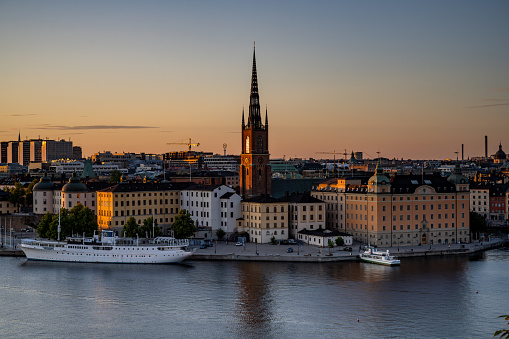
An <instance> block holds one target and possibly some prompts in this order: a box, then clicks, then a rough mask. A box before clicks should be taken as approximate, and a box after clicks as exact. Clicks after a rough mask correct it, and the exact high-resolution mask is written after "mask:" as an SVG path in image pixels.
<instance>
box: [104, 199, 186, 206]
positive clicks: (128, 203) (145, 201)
mask: <svg viewBox="0 0 509 339" xmlns="http://www.w3.org/2000/svg"><path fill="white" fill-rule="evenodd" d="M142 201H143V206H146V205H147V201H148V205H152V200H151V199H149V200H138V206H141V205H142ZM104 202H105V203H107V205H108V206H109V203H110V202H109V201H104ZM131 203H132V206H136V201H132V202H130V201H129V200H127V201H126V202H125V205H126V206H129V205H130V204H131ZM164 203H165V204H166V205H168V199H164ZM175 203H176V204H178V199H175ZM162 204H163V199H159V205H162ZM170 204H173V199H170ZM99 205H100V206H104V205H103V201H102V200H101V201H100V202H99ZM154 205H157V199H154ZM120 206H121V207H123V206H124V201H123V200H122V201H120ZM115 207H118V201H115Z"/></svg>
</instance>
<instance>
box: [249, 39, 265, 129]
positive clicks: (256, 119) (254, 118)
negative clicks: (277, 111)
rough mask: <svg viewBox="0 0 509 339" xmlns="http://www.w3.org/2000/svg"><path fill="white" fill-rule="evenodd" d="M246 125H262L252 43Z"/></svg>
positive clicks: (258, 126) (259, 126)
mask: <svg viewBox="0 0 509 339" xmlns="http://www.w3.org/2000/svg"><path fill="white" fill-rule="evenodd" d="M247 126H248V127H249V126H253V127H254V128H261V127H262V119H261V116H260V95H259V94H258V76H257V73H256V54H255V46H254V43H253V70H252V73H251V95H250V98H249V116H248V121H247Z"/></svg>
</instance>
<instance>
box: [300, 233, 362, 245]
mask: <svg viewBox="0 0 509 339" xmlns="http://www.w3.org/2000/svg"><path fill="white" fill-rule="evenodd" d="M338 237H341V238H343V241H344V246H352V244H353V237H352V235H351V234H347V233H343V232H340V231H338V230H333V231H331V230H324V229H318V230H302V231H300V232H299V233H298V240H300V241H302V242H304V243H306V244H308V245H315V246H320V247H328V246H329V240H330V241H332V242H333V243H334V246H336V239H337V238H338Z"/></svg>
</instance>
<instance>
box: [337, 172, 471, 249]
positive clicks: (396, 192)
mask: <svg viewBox="0 0 509 339" xmlns="http://www.w3.org/2000/svg"><path fill="white" fill-rule="evenodd" d="M469 200H470V191H469V182H468V179H467V178H466V177H465V176H463V175H461V172H460V168H459V164H458V165H457V166H456V168H455V172H454V174H453V175H451V176H450V177H449V178H447V179H446V178H443V177H442V176H440V175H421V176H418V175H398V174H394V175H393V176H392V177H391V179H389V178H388V177H387V176H385V175H384V173H383V172H382V171H381V168H380V166H377V169H376V172H375V175H373V176H372V177H371V178H370V179H369V181H368V183H367V185H350V186H348V187H347V190H346V210H345V212H346V214H345V215H346V220H345V221H346V232H347V233H350V234H353V236H354V239H355V240H358V241H361V242H363V243H365V244H371V245H374V246H380V247H383V246H390V247H392V246H408V245H424V244H430V243H435V244H436V243H438V244H450V243H456V242H470V232H469V220H470V216H469Z"/></svg>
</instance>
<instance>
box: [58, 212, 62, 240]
mask: <svg viewBox="0 0 509 339" xmlns="http://www.w3.org/2000/svg"><path fill="white" fill-rule="evenodd" d="M57 230H58V241H60V231H61V230H62V227H61V226H60V210H58V228H57Z"/></svg>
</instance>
